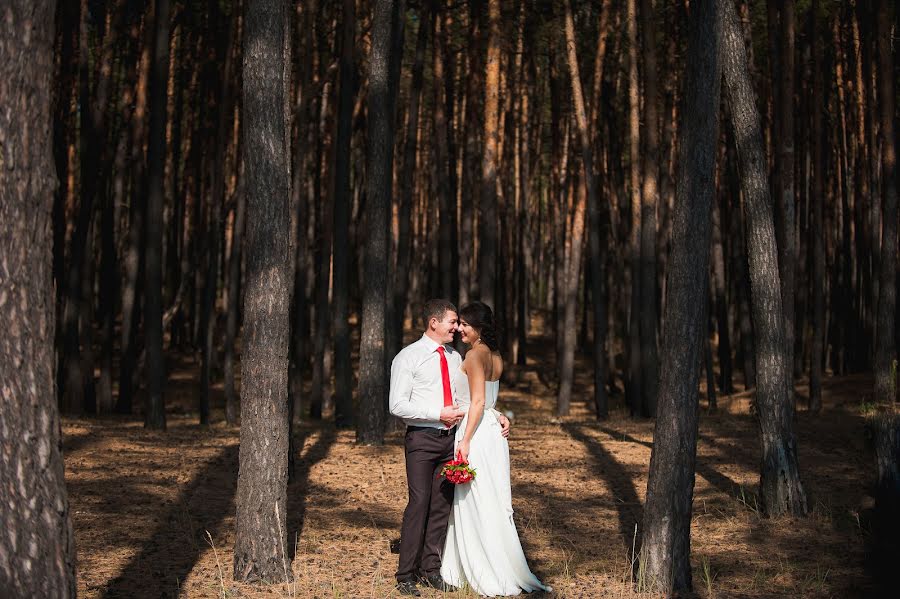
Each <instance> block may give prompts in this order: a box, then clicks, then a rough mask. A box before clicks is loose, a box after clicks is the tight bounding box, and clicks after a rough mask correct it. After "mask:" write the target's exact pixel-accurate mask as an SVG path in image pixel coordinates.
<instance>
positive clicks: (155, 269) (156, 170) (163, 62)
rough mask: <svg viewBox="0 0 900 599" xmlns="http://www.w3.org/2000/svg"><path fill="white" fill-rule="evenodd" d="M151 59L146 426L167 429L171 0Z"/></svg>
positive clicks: (161, 1) (163, 8) (165, 1)
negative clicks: (165, 263) (165, 243)
mask: <svg viewBox="0 0 900 599" xmlns="http://www.w3.org/2000/svg"><path fill="white" fill-rule="evenodd" d="M155 17H156V19H155V23H154V28H155V35H154V42H153V64H152V67H151V76H150V141H149V145H148V148H147V166H148V178H147V187H148V190H147V237H146V266H145V273H144V274H145V277H146V281H145V284H144V298H145V299H144V331H145V334H146V344H147V365H146V372H147V399H146V404H145V406H146V407H145V409H144V426H146V427H147V428H150V429H162V430H164V429H165V428H166V412H165V404H164V400H163V393H164V389H165V384H166V366H165V361H164V359H163V338H162V333H163V323H162V238H163V204H164V198H163V187H164V184H165V173H164V170H165V164H166V104H167V102H166V86H167V82H168V80H169V0H156V13H155Z"/></svg>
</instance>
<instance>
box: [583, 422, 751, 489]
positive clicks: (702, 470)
mask: <svg viewBox="0 0 900 599" xmlns="http://www.w3.org/2000/svg"><path fill="white" fill-rule="evenodd" d="M597 428H598V430H600V431H601V432H603V433H606V434H607V435H609V436H610V437H612V438H614V439H621V440H622V441H628V442H629V443H636V444H638V445H643V446H644V447H648V448H650V449H652V448H653V443H652V442H650V441H641V440H640V439H636V438H635V437H632V436H631V435H629V434H627V433H623V432H622V431H617V430H614V429H611V428H607V427H604V426H599V427H597ZM706 440H707V442H708V439H706ZM705 460H706V458H705V457H704V456H701V455H699V454H698V455H697V459H696V462H695V467H694V468H695V470H696V472H697V474H699V475H700V476H702V477H703V478H705V479H706V480H707V482H709V484H711V485H712V486H714V487H715V488H716V489H718V490H719V491H721V492H722V493H725V494H726V495H729V496H731V497H741V496H746V495H747V493H748V491H747V490H746V489H745V488H744V487H743V486H742V485H739V484H738V483H736V482H735V481H734V480H732V479H731V478H729V477H728V476H726V475H724V474H722V473H721V472H719V471H717V470H716V469H714V468H712V467H711V466H710V465H709V464H707V463H706V462H705ZM648 467H649V464H648Z"/></svg>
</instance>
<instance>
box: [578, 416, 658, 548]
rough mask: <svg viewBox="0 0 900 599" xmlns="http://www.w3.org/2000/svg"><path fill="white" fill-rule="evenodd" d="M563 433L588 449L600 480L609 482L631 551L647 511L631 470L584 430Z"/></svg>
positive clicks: (624, 541)
mask: <svg viewBox="0 0 900 599" xmlns="http://www.w3.org/2000/svg"><path fill="white" fill-rule="evenodd" d="M563 430H564V431H566V433H568V435H569V436H570V437H572V438H573V439H575V440H576V441H578V442H580V443H581V444H582V445H584V446H585V448H586V449H587V450H588V452H589V453H590V454H591V457H592V458H593V461H594V469H595V471H596V474H597V476H598V478H602V479H604V480H606V483H607V485H608V486H609V488H610V490H611V491H612V492H613V494H614V495H615V500H616V511H617V512H618V515H619V535H620V536H621V537H622V542H623V543H624V545H625V548H626V549H628V550H631V549H632V547H633V545H634V543H635V540H634V539H635V527H636V526H638V525H639V524H640V522H641V521H642V520H643V511H644V509H643V504H642V503H641V500H640V498H639V497H638V494H637V489H636V488H635V486H634V479H633V478H632V476H631V474H629V472H628V469H627V468H626V467H625V466H624V465H623V464H622V463H621V462H619V461H618V460H616V459H615V458H614V457H613V456H612V454H610V453H609V452H608V451H607V450H606V448H605V447H603V444H602V443H600V442H599V441H598V440H597V439H595V438H593V437H591V436H590V435H588V434H586V433H585V432H584V430H583V427H580V426H577V425H569V424H567V425H564V426H563ZM634 550H635V552H636V553H639V552H640V548H639V547H634Z"/></svg>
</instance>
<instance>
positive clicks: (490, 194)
mask: <svg viewBox="0 0 900 599" xmlns="http://www.w3.org/2000/svg"><path fill="white" fill-rule="evenodd" d="M499 114H500V0H488V36H487V60H486V63H485V78H484V140H483V141H484V153H483V154H482V157H481V193H480V195H479V205H478V269H477V270H478V276H479V280H478V288H479V291H480V293H481V297H480V299H481V301H483V302H484V303H486V304H487V305H489V306H491V307H492V308H493V309H494V312H501V311H502V310H500V308H501V306H498V305H497V304H496V288H497V262H498V256H497V249H498V247H499V246H498V243H497V230H498V228H499V223H498V222H497V171H498V170H499V166H500V159H501V156H500V154H499V153H498V151H497V145H498V141H499ZM467 241H468V240H463V243H466V242H467Z"/></svg>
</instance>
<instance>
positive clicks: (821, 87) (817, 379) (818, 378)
mask: <svg viewBox="0 0 900 599" xmlns="http://www.w3.org/2000/svg"><path fill="white" fill-rule="evenodd" d="M819 10H820V6H819V1H818V0H813V3H812V8H811V10H810V12H811V14H812V16H811V18H812V35H813V89H812V96H811V98H810V103H811V104H812V152H813V159H812V162H813V174H812V190H811V195H812V197H811V198H810V202H812V205H813V206H812V211H813V218H812V221H813V222H812V236H813V239H812V254H813V255H812V263H813V276H812V280H811V281H810V283H811V284H810V290H811V292H812V295H813V311H812V312H813V317H812V336H813V337H812V348H811V353H810V358H809V362H810V365H809V410H810V411H811V412H813V413H818V412H819V411H821V409H822V374H823V372H822V371H823V367H824V360H825V355H824V354H825V230H824V219H823V211H824V204H825V187H824V186H825V178H826V177H827V176H828V175H827V173H826V171H825V160H824V157H825V152H824V150H825V148H824V144H825V137H824V135H823V131H822V119H823V114H822V113H823V103H824V102H825V82H824V69H825V64H824V62H825V61H824V58H823V54H824V52H823V47H822V32H821V28H822V27H824V26H825V24H824V23H823V22H822V21H821V20H820V19H819V16H818V15H819Z"/></svg>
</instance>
